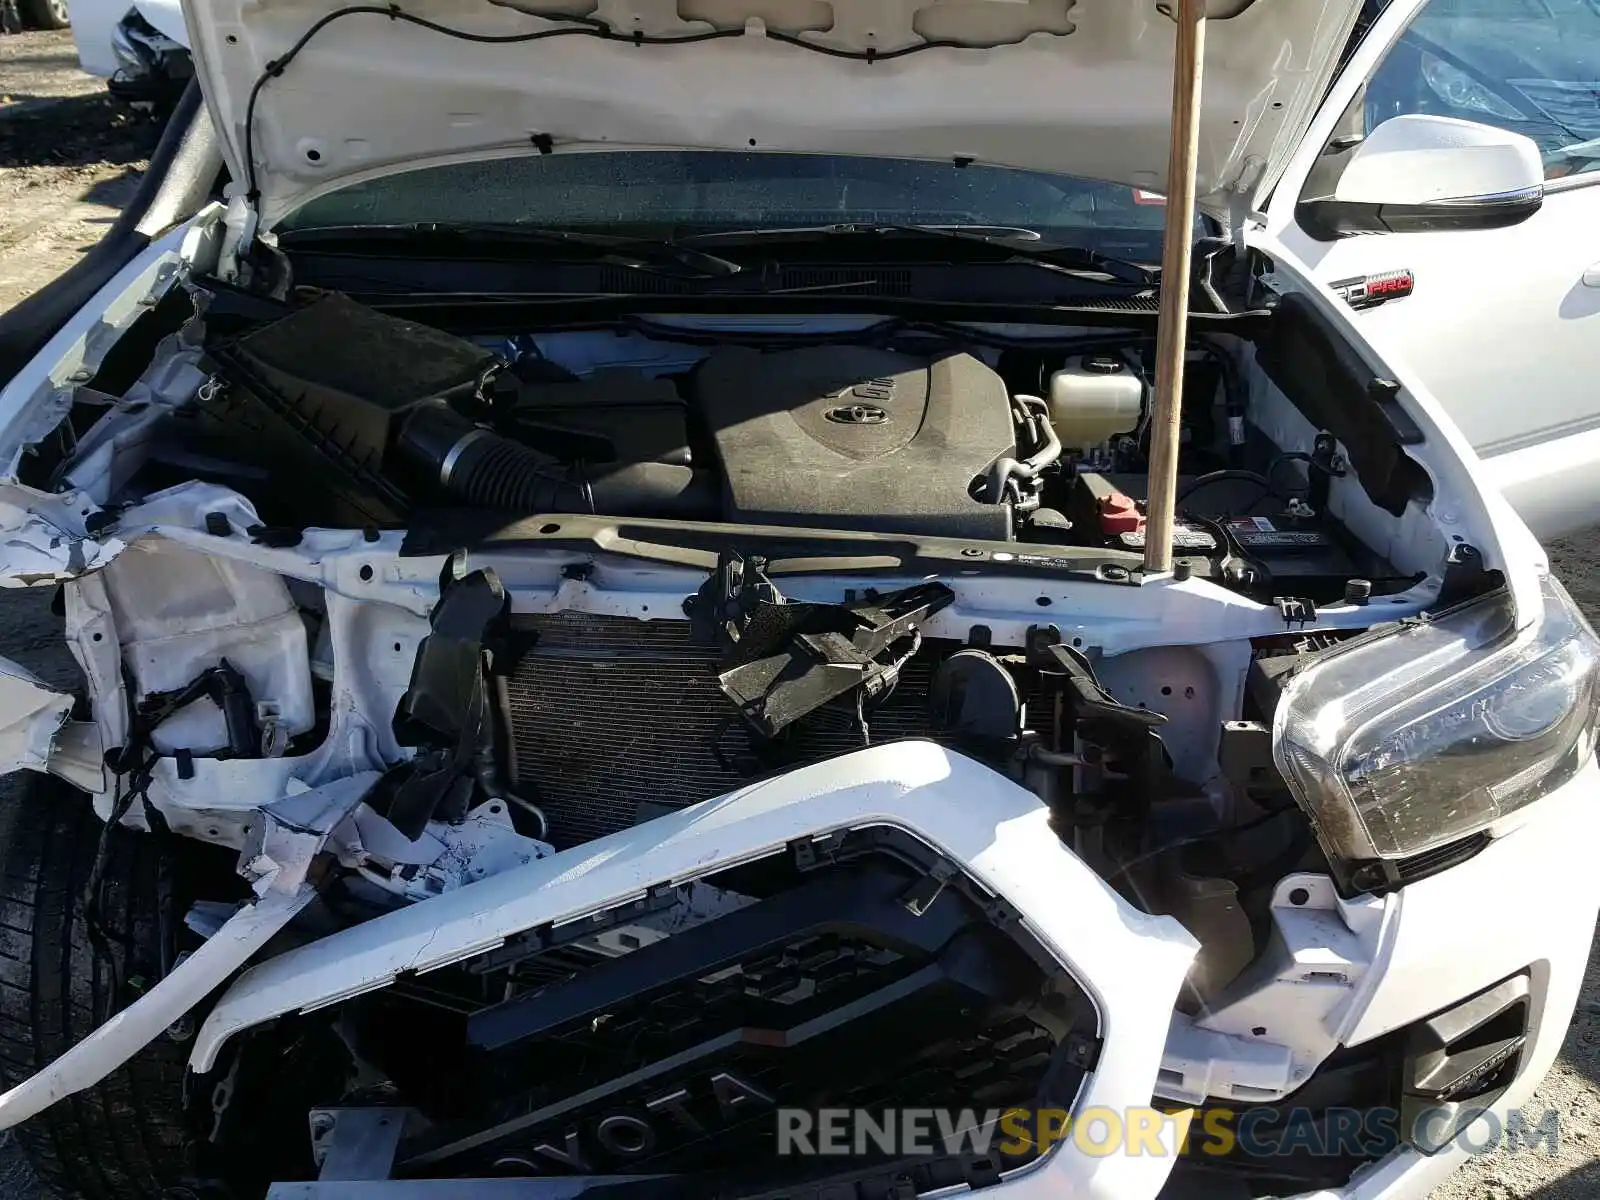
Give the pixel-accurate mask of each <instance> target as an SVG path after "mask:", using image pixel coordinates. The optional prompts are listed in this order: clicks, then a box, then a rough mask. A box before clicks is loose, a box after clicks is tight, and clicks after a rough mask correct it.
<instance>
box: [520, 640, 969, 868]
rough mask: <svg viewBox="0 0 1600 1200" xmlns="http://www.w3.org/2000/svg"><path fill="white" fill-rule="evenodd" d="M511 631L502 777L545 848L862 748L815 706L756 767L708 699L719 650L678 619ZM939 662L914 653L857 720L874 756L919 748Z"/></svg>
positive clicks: (733, 717)
mask: <svg viewBox="0 0 1600 1200" xmlns="http://www.w3.org/2000/svg"><path fill="white" fill-rule="evenodd" d="M515 626H516V629H517V632H518V633H519V635H522V636H524V637H526V639H527V645H526V649H525V652H524V653H523V654H522V656H521V659H520V661H518V663H517V665H516V667H515V669H514V670H513V671H512V672H511V674H510V675H509V676H508V677H506V679H505V680H504V690H503V693H502V704H503V705H504V708H505V719H506V727H507V730H508V734H509V741H510V746H509V750H510V754H509V758H510V765H511V768H512V775H513V779H514V782H515V783H516V786H517V787H518V789H519V790H520V791H522V792H523V793H524V794H526V795H528V796H529V797H530V798H534V799H535V800H536V802H537V803H538V805H539V806H540V808H542V809H543V810H544V813H545V815H546V816H547V817H548V818H549V820H550V835H551V836H550V840H551V841H552V842H553V843H554V844H555V845H556V846H558V847H562V848H565V847H567V846H573V845H577V844H578V843H580V842H585V841H589V840H590V839H592V838H596V837H602V836H604V835H605V834H608V833H613V832H615V831H616V830H618V829H624V828H627V827H628V826H630V825H633V824H636V823H637V822H638V821H640V820H645V819H648V818H650V817H653V816H658V815H660V813H661V812H662V811H663V810H667V809H679V808H683V807H685V806H687V805H690V804H695V803H697V802H699V801H701V800H707V799H710V798H711V797H713V796H720V795H722V794H723V793H725V792H730V791H732V790H733V789H735V788H737V787H739V786H741V785H743V784H746V783H749V782H750V781H751V780H752V779H756V778H760V777H761V776H762V775H763V774H767V773H770V772H772V771H776V770H780V769H788V768H791V767H794V766H798V765H801V764H804V763H809V762H816V761H818V760H820V759H823V758H829V757H832V756H834V755H839V754H846V753H849V752H850V751H852V750H859V749H860V748H861V745H862V743H861V738H860V735H859V733H858V731H857V730H856V728H855V722H854V716H853V712H847V711H844V710H842V709H834V708H828V709H823V710H821V711H819V712H816V713H813V714H812V715H811V716H809V717H806V718H805V719H804V720H802V721H800V722H798V723H797V724H796V725H795V726H794V727H793V728H792V729H791V730H790V731H789V735H788V736H787V737H786V738H785V739H784V741H783V742H782V743H781V744H780V745H779V746H778V747H776V749H777V751H778V753H779V754H780V755H781V761H775V760H772V759H768V760H767V761H765V762H762V761H758V760H756V759H755V758H754V757H753V754H752V750H751V746H750V742H749V740H748V738H747V737H746V736H745V732H744V726H743V723H742V722H741V721H740V720H739V718H738V715H737V713H736V711H735V709H734V707H733V705H732V703H731V702H730V701H728V700H727V699H726V698H725V697H724V696H723V695H722V693H721V692H720V691H719V690H718V688H717V678H716V665H717V659H718V655H719V652H718V649H717V647H715V646H712V645H705V644H702V643H699V642H697V641H695V640H694V639H693V637H692V635H691V629H690V625H689V622H687V621H682V620H660V621H636V620H633V619H631V618H628V617H610V616H597V615H594V614H591V613H577V612H567V613H559V614H553V615H548V616H546V615H534V616H526V617H517V618H516V619H515ZM946 649H947V648H946ZM944 652H945V650H944V649H941V648H939V647H936V646H934V647H926V648H925V649H924V650H923V652H922V653H920V654H919V655H918V656H917V657H916V658H915V659H913V660H912V661H911V662H909V663H907V664H906V667H905V670H904V671H903V672H902V674H901V679H900V684H899V686H898V687H897V688H896V689H895V691H894V693H893V694H892V695H891V696H890V697H889V698H888V699H887V700H886V701H885V702H884V703H883V704H881V705H880V706H879V707H878V708H877V709H875V710H873V711H872V712H870V713H869V714H868V721H869V725H870V730H871V737H872V742H873V744H878V743H881V742H891V741H898V740H902V739H905V738H912V737H926V736H929V732H930V730H929V722H928V715H927V694H928V684H929V681H930V678H931V675H932V671H933V667H934V664H935V663H936V662H937V661H938V659H939V658H940V657H941V656H942V654H943V653H944Z"/></svg>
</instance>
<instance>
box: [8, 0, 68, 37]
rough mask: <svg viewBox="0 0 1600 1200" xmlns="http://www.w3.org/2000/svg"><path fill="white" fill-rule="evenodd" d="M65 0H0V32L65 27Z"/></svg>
mask: <svg viewBox="0 0 1600 1200" xmlns="http://www.w3.org/2000/svg"><path fill="white" fill-rule="evenodd" d="M71 23H72V22H71V21H70V20H69V19H68V17H67V0H0V33H18V32H21V31H22V30H24V29H65V28H66V27H67V26H68V25H70V24H71Z"/></svg>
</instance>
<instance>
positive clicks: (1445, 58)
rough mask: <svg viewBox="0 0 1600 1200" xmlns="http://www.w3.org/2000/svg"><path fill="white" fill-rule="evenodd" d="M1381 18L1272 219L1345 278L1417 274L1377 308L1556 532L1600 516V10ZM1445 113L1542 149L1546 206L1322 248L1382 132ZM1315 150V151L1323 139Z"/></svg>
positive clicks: (1461, 10) (1532, 511) (1521, 502)
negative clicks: (1334, 188)
mask: <svg viewBox="0 0 1600 1200" xmlns="http://www.w3.org/2000/svg"><path fill="white" fill-rule="evenodd" d="M1382 7H1384V6H1382V5H1378V4H1373V5H1371V6H1369V8H1370V10H1371V11H1370V14H1369V15H1372V16H1374V17H1375V23H1374V25H1373V27H1372V30H1371V33H1370V35H1369V37H1368V40H1367V42H1366V43H1365V44H1363V45H1362V46H1361V47H1360V48H1359V49H1357V50H1356V51H1355V52H1354V54H1353V55H1352V57H1351V60H1350V64H1349V68H1348V70H1347V72H1346V75H1345V76H1344V77H1342V78H1341V79H1340V81H1339V82H1338V83H1337V84H1336V85H1335V87H1334V89H1333V90H1332V92H1331V93H1330V96H1329V98H1328V104H1327V107H1326V109H1325V111H1324V113H1323V115H1322V116H1321V117H1319V119H1318V121H1317V124H1316V125H1315V126H1314V127H1313V130H1312V133H1311V137H1312V138H1314V139H1315V141H1313V142H1312V143H1311V145H1310V146H1307V147H1305V148H1303V149H1302V152H1301V153H1300V154H1299V155H1297V156H1296V158H1295V160H1294V161H1293V162H1291V163H1290V164H1289V168H1288V170H1287V172H1286V174H1285V176H1284V178H1283V180H1282V181H1281V183H1280V185H1279V187H1278V189H1277V191H1276V193H1275V194H1274V196H1273V199H1272V201H1271V204H1270V205H1269V208H1268V225H1269V227H1270V228H1271V229H1272V231H1273V232H1274V233H1275V234H1276V236H1277V237H1278V238H1279V239H1280V240H1281V241H1282V242H1283V243H1284V245H1285V246H1286V247H1287V248H1289V249H1290V250H1291V251H1293V252H1294V253H1295V254H1296V256H1297V257H1299V258H1300V259H1301V260H1302V261H1303V262H1304V263H1305V264H1307V265H1308V266H1309V267H1310V269H1311V272H1312V273H1313V274H1314V275H1315V276H1317V277H1318V278H1319V279H1322V280H1323V281H1324V282H1327V283H1330V284H1333V283H1340V282H1342V281H1345V280H1348V279H1353V278H1359V277H1362V276H1369V275H1379V274H1382V273H1383V272H1386V271H1393V270H1409V271H1410V272H1412V274H1413V276H1414V278H1415V285H1414V291H1413V293H1412V294H1411V295H1409V296H1403V297H1400V298H1396V299H1392V300H1389V301H1387V302H1385V303H1382V304H1380V305H1377V306H1375V307H1371V308H1367V309H1364V310H1363V311H1362V312H1361V314H1360V316H1359V318H1358V319H1359V320H1360V321H1361V322H1362V323H1363V325H1365V326H1367V328H1368V330H1369V332H1371V333H1372V334H1373V336H1374V337H1375V339H1376V340H1377V341H1378V343H1379V344H1380V345H1382V346H1384V347H1385V348H1386V349H1387V350H1388V351H1389V352H1390V353H1392V354H1394V355H1395V356H1396V357H1397V358H1401V359H1403V360H1405V361H1406V362H1407V363H1408V364H1409V365H1411V366H1412V367H1413V368H1415V369H1416V371H1417V373H1418V374H1419V375H1420V377H1421V378H1422V379H1423V380H1424V381H1425V382H1426V383H1427V384H1428V386H1429V388H1430V389H1431V390H1432V391H1433V392H1434V394H1435V395H1436V396H1438V397H1439V399H1440V401H1441V402H1442V403H1443V404H1444V405H1445V406H1446V408H1447V409H1448V410H1449V411H1450V414H1451V416H1452V417H1453V418H1454V419H1455V421H1456V423H1457V424H1458V425H1459V426H1460V427H1461V430H1462V432H1463V433H1464V434H1466V436H1467V438H1468V440H1469V441H1470V442H1471V443H1472V444H1473V446H1474V447H1476V448H1477V450H1478V452H1479V453H1480V454H1481V455H1483V456H1484V457H1485V458H1486V459H1488V460H1489V462H1488V463H1487V464H1486V465H1487V467H1488V474H1489V476H1490V477H1491V478H1492V479H1494V480H1496V481H1497V482H1499V483H1500V484H1501V485H1502V486H1503V487H1504V489H1505V491H1506V493H1507V495H1508V497H1509V498H1510V499H1511V500H1512V502H1513V503H1514V504H1516V505H1517V506H1518V508H1519V510H1520V511H1521V512H1522V515H1523V517H1524V519H1525V520H1527V521H1528V522H1529V524H1530V525H1531V526H1532V527H1533V529H1534V531H1535V532H1536V533H1538V534H1539V535H1540V536H1541V537H1551V536H1556V535H1557V534H1559V533H1562V532H1568V531H1570V530H1572V529H1574V528H1577V527H1580V526H1583V525H1587V524H1592V523H1593V522H1594V521H1596V520H1597V519H1600V0H1395V3H1394V4H1391V5H1388V6H1387V8H1388V11H1384V12H1382V13H1381V14H1379V13H1378V12H1377V11H1376V10H1378V9H1379V8H1382ZM1403 113H1431V114H1436V115H1443V116H1451V117H1457V118H1460V119H1464V120H1470V121H1476V122H1478V123H1480V124H1486V125H1495V126H1498V127H1500V128H1503V129H1507V130H1509V131H1511V132H1515V133H1520V134H1523V135H1525V136H1528V137H1531V138H1533V140H1534V141H1535V142H1536V143H1537V144H1538V146H1539V149H1540V151H1541V156H1542V157H1543V159H1544V163H1545V175H1546V194H1545V199H1544V203H1543V206H1542V207H1541V208H1540V209H1539V211H1538V212H1536V213H1535V214H1534V215H1533V216H1532V217H1530V218H1528V219H1526V220H1524V221H1522V222H1521V223H1520V224H1517V225H1513V226H1510V227H1507V228H1501V229H1482V230H1475V231H1434V232H1420V233H1400V234H1395V233H1381V234H1367V235H1362V236H1357V237H1346V238H1342V239H1338V240H1334V241H1319V240H1317V239H1316V238H1314V237H1312V236H1311V235H1310V234H1308V233H1307V232H1306V231H1305V230H1304V229H1302V228H1301V227H1300V226H1299V225H1298V224H1297V223H1296V222H1295V219H1294V207H1295V204H1296V203H1297V202H1298V201H1299V200H1301V199H1309V198H1311V197H1313V196H1316V195H1323V194H1327V193H1328V192H1329V190H1330V189H1331V185H1332V183H1333V182H1336V181H1337V178H1338V175H1339V173H1340V172H1341V171H1342V169H1343V166H1344V163H1345V162H1346V161H1348V158H1349V155H1350V152H1351V149H1352V147H1353V146H1355V145H1357V144H1359V142H1360V140H1361V138H1362V137H1363V136H1364V135H1365V134H1366V133H1370V132H1371V130H1372V129H1374V128H1376V126H1377V125H1378V124H1380V123H1381V122H1382V121H1384V120H1387V119H1388V118H1389V117H1392V116H1396V115H1400V114H1403ZM1308 140H1310V139H1308Z"/></svg>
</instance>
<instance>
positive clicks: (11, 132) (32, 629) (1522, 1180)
mask: <svg viewBox="0 0 1600 1200" xmlns="http://www.w3.org/2000/svg"><path fill="white" fill-rule="evenodd" d="M155 139H156V131H155V130H154V129H153V128H152V127H151V126H149V125H148V124H145V123H141V122H139V121H136V120H133V119H130V118H129V117H127V116H126V115H123V114H121V113H119V112H117V111H116V110H115V109H114V108H113V107H112V105H111V103H110V102H109V100H108V99H107V98H106V96H105V89H104V86H103V85H102V84H101V83H100V82H99V81H98V80H95V79H91V78H90V77H88V76H86V75H84V74H82V73H81V72H79V71H78V70H77V53H76V51H75V50H74V48H73V43H72V37H71V35H70V33H28V34H18V35H14V36H9V37H7V36H3V35H0V312H4V311H5V310H6V309H7V308H9V307H10V306H11V305H13V304H15V303H16V302H17V301H18V300H20V299H21V298H22V297H24V296H26V295H27V294H29V293H30V292H32V291H33V290H34V289H36V288H38V287H40V286H41V285H43V284H45V283H47V282H49V281H50V280H51V279H52V278H54V277H55V276H56V275H58V274H59V273H60V272H61V271H63V270H64V269H65V268H66V267H67V266H69V265H70V264H71V263H72V262H73V261H75V260H76V258H77V256H78V255H79V254H81V253H82V252H83V251H84V250H86V249H88V248H89V247H90V246H91V245H93V244H94V242H95V241H96V240H98V238H99V237H100V235H101V233H102V232H103V231H104V229H105V227H106V226H107V225H108V224H110V222H111V221H112V220H113V219H114V217H115V216H116V213H117V210H118V206H119V205H120V204H122V203H124V202H125V201H126V199H127V197H128V196H130V195H131V194H132V192H133V190H134V188H136V187H137V186H138V180H139V177H140V174H141V172H142V170H143V168H144V165H145V161H146V159H147V158H148V155H149V153H150V150H151V149H152V147H153V145H154V143H155ZM1551 551H1552V555H1553V557H1554V559H1555V562H1556V565H1557V569H1558V571H1559V572H1560V574H1561V576H1562V578H1563V579H1564V580H1565V581H1566V583H1567V586H1568V587H1569V588H1570V589H1571V590H1572V592H1573V594H1574V595H1575V596H1577V597H1578V599H1579V600H1580V601H1581V602H1583V603H1584V605H1585V607H1586V608H1587V609H1588V611H1589V613H1590V615H1591V616H1592V617H1593V616H1600V538H1596V537H1593V536H1591V537H1583V538H1574V539H1570V540H1568V541H1565V542H1562V543H1559V544H1558V545H1556V546H1553V547H1552V548H1551ZM48 604H49V595H48V592H46V591H37V592H22V593H16V592H6V593H0V654H3V655H7V656H10V657H13V658H16V659H18V660H19V661H21V662H22V663H23V664H24V665H26V666H28V667H30V668H32V669H33V670H35V671H38V672H40V673H41V674H42V675H43V676H44V677H45V678H46V679H48V680H52V681H60V682H61V683H63V684H67V683H70V682H71V680H72V678H73V675H74V672H75V669H76V668H75V667H74V666H73V664H72V662H71V659H70V658H69V657H68V656H67V655H66V653H65V650H64V649H63V648H62V646H61V644H60V642H59V641H58V640H57V635H56V633H55V629H54V625H53V622H52V619H51V617H50V615H49V609H48ZM1530 919H1532V920H1537V914H1530ZM1597 1039H1600V958H1592V959H1591V961H1590V966H1589V972H1588V977H1587V979H1586V981H1585V988H1584V994H1583V997H1582V1000H1581V1001H1580V1004H1579V1006H1578V1014H1577V1017H1576V1018H1575V1019H1574V1021H1573V1024H1572V1028H1571V1030H1570V1032H1569V1033H1568V1035H1567V1039H1566V1044H1565V1046H1564V1047H1563V1049H1562V1054H1561V1058H1560V1061H1559V1062H1558V1063H1557V1064H1556V1066H1555V1069H1554V1070H1553V1071H1552V1072H1551V1074H1550V1076H1549V1078H1548V1079H1547V1080H1546V1082H1545V1084H1544V1086H1543V1087H1542V1088H1541V1089H1540V1091H1539V1093H1538V1095H1537V1097H1536V1098H1535V1100H1534V1101H1533V1103H1532V1104H1531V1105H1530V1106H1529V1108H1528V1109H1527V1110H1526V1115H1527V1117H1528V1119H1529V1120H1530V1123H1531V1124H1533V1125H1534V1126H1537V1125H1538V1124H1539V1122H1540V1119H1541V1118H1542V1117H1543V1115H1544V1114H1545V1113H1546V1112H1547V1111H1549V1110H1555V1111H1557V1112H1559V1113H1561V1114H1562V1117H1561V1129H1560V1137H1559V1141H1558V1144H1557V1148H1556V1152H1555V1153H1554V1154H1553V1155H1552V1154H1549V1153H1547V1150H1546V1148H1544V1147H1540V1148H1539V1149H1536V1150H1531V1151H1530V1150H1526V1149H1525V1150H1523V1151H1521V1152H1520V1153H1516V1154H1507V1153H1504V1152H1501V1153H1497V1154H1491V1155H1488V1156H1486V1157H1484V1158H1481V1159H1479V1160H1477V1161H1476V1162H1474V1163H1473V1164H1472V1166H1471V1167H1470V1168H1469V1169H1468V1170H1466V1171H1463V1172H1461V1173H1460V1174H1459V1175H1458V1176H1457V1178H1456V1179H1454V1180H1453V1181H1452V1182H1451V1183H1450V1184H1449V1185H1448V1186H1447V1187H1444V1188H1441V1189H1439V1190H1438V1191H1437V1192H1436V1193H1435V1194H1434V1197H1433V1200H1512V1198H1518V1200H1535V1198H1537V1200H1590V1198H1591V1197H1594V1196H1597V1195H1600V1042H1597ZM38 1196H40V1191H39V1189H38V1188H37V1185H35V1184H34V1183H33V1181H32V1178H31V1176H30V1175H29V1172H28V1170H27V1167H26V1165H25V1164H24V1163H23V1162H22V1161H21V1160H20V1158H19V1157H18V1156H17V1155H16V1153H15V1152H14V1151H13V1150H12V1149H11V1148H10V1147H9V1145H5V1144H4V1143H3V1142H0V1200H34V1198H35V1197H38Z"/></svg>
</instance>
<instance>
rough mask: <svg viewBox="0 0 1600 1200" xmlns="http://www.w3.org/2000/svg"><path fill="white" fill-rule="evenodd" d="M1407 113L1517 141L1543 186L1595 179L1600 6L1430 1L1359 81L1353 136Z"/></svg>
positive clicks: (1537, 0)
mask: <svg viewBox="0 0 1600 1200" xmlns="http://www.w3.org/2000/svg"><path fill="white" fill-rule="evenodd" d="M1382 7H1384V6H1383V5H1382V4H1376V3H1374V4H1372V5H1370V8H1371V9H1374V10H1379V9H1381V8H1382ZM1407 113H1426V114H1431V115H1435V116H1446V117H1458V118H1460V119H1462V120H1465V121H1476V122H1478V123H1479V124H1482V125H1495V126H1498V127H1499V128H1501V129H1506V130H1510V131H1511V132H1513V133H1520V134H1524V135H1526V136H1527V137H1530V138H1532V139H1533V140H1534V142H1535V143H1537V144H1538V147H1539V150H1540V153H1541V154H1542V155H1543V157H1544V164H1545V178H1546V179H1561V178H1564V177H1566V176H1570V175H1577V174H1583V173H1590V172H1597V173H1600V0H1431V2H1430V3H1429V4H1427V5H1426V6H1424V7H1423V9H1422V10H1421V11H1420V12H1419V13H1418V14H1417V15H1416V17H1415V18H1413V20H1412V22H1411V26H1410V28H1409V29H1408V30H1407V31H1406V33H1405V35H1404V37H1403V38H1402V39H1401V40H1400V41H1399V42H1398V43H1396V45H1395V46H1394V47H1393V48H1392V49H1391V50H1390V51H1389V54H1388V56H1387V57H1386V58H1385V59H1384V61H1383V63H1382V64H1381V65H1380V66H1379V67H1378V69H1377V71H1376V72H1375V73H1374V74H1373V76H1372V78H1371V79H1369V80H1368V82H1367V90H1366V101H1365V113H1364V120H1363V122H1362V124H1363V126H1364V128H1363V129H1362V132H1367V133H1370V132H1371V131H1372V130H1373V129H1375V128H1377V127H1378V126H1379V125H1381V124H1382V123H1383V122H1384V121H1386V120H1388V119H1389V118H1390V117H1394V116H1400V115H1402V114H1407Z"/></svg>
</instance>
